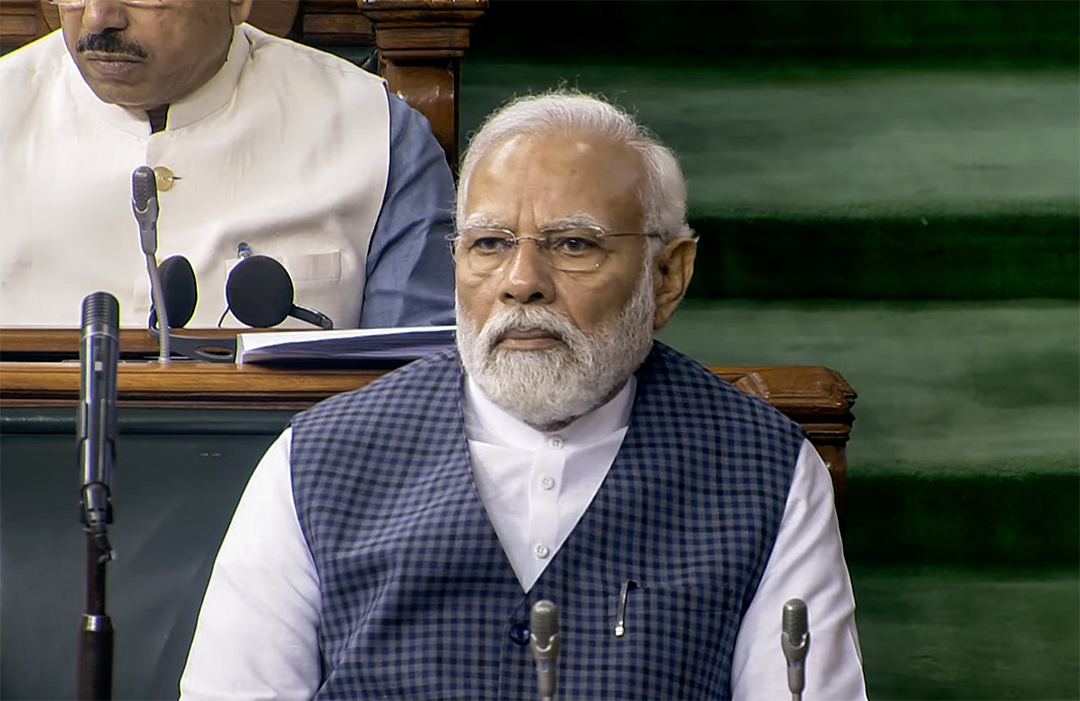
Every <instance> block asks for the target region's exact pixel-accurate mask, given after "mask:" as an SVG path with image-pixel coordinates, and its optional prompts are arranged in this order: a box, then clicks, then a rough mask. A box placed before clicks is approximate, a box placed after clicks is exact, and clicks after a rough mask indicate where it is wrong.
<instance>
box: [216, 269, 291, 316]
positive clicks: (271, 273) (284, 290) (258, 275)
mask: <svg viewBox="0 0 1080 701" xmlns="http://www.w3.org/2000/svg"><path fill="white" fill-rule="evenodd" d="M225 299H226V300H227V301H228V303H229V309H231V310H232V313H233V316H235V317H236V318H237V319H238V320H239V321H240V323H242V324H246V325H248V326H251V327H253V328H256V329H266V328H269V327H271V326H277V325H278V324H280V323H281V322H283V321H285V317H287V316H288V315H289V312H290V311H292V308H293V283H292V278H290V277H289V273H288V272H287V271H286V270H285V267H284V266H283V265H282V264H281V263H279V262H277V261H276V260H274V259H273V258H271V257H269V256H250V257H248V258H245V259H243V260H242V261H240V262H239V263H237V264H236V266H235V267H234V268H233V269H232V272H230V273H229V280H228V281H227V282H226V283H225Z"/></svg>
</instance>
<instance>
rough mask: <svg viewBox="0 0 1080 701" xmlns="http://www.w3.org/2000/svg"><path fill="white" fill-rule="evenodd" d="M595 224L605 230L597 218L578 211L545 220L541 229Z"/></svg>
mask: <svg viewBox="0 0 1080 701" xmlns="http://www.w3.org/2000/svg"><path fill="white" fill-rule="evenodd" d="M588 226H595V227H597V228H599V229H602V230H604V231H607V227H606V226H604V225H603V224H602V223H601V222H600V220H599V219H597V218H596V217H594V216H593V215H591V214H587V213H585V212H579V213H577V214H572V215H570V216H568V217H559V218H558V219H553V220H551V221H549V222H546V223H545V224H544V226H543V228H542V230H543V231H558V230H561V229H575V228H578V227H588Z"/></svg>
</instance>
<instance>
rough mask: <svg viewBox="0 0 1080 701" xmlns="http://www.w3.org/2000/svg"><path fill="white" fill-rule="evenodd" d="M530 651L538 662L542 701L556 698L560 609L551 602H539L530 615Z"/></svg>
mask: <svg viewBox="0 0 1080 701" xmlns="http://www.w3.org/2000/svg"><path fill="white" fill-rule="evenodd" d="M529 631H530V632H529V649H530V650H531V651H532V655H533V659H534V660H536V682H537V685H538V687H539V690H540V699H541V701H550V700H551V699H553V698H555V690H556V687H557V686H558V678H557V676H556V672H555V662H556V661H557V660H558V658H559V647H560V635H559V608H558V607H557V606H556V605H555V604H553V603H551V602H550V601H537V602H536V603H535V604H533V607H532V612H531V613H530V614H529Z"/></svg>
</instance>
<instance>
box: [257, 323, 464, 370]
mask: <svg viewBox="0 0 1080 701" xmlns="http://www.w3.org/2000/svg"><path fill="white" fill-rule="evenodd" d="M455 328H456V327H454V326H417V327H412V328H394V329H341V330H334V331H269V332H260V333H242V334H239V335H238V336H237V337H236V364H237V365H243V364H245V363H252V364H259V365H290V366H295V365H306V366H334V367H340V366H347V367H356V368H373V369H385V368H393V367H398V366H400V365H404V364H406V363H409V362H412V361H413V360H416V359H417V358H422V357H424V356H426V355H430V354H432V353H437V352H438V351H441V350H444V349H446V348H453V346H454V329H455Z"/></svg>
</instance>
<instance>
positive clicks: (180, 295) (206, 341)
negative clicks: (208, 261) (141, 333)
mask: <svg viewBox="0 0 1080 701" xmlns="http://www.w3.org/2000/svg"><path fill="white" fill-rule="evenodd" d="M158 274H159V275H160V277H161V288H162V290H163V291H164V294H163V296H164V297H165V314H166V317H167V318H168V319H169V321H170V322H171V329H165V330H163V329H159V328H158V323H157V322H158V318H157V308H156V305H155V308H153V309H151V310H150V334H151V335H152V336H153V337H154V338H155V339H158V341H159V343H160V340H161V337H162V336H163V335H165V334H168V335H169V347H170V350H171V352H173V353H175V354H176V355H178V356H181V357H184V358H189V359H191V360H199V361H202V362H209V363H232V362H234V361H235V360H236V337H235V336H213V337H210V338H201V337H197V336H188V335H181V336H174V335H173V334H172V329H182V328H184V327H185V326H186V325H187V323H188V322H189V321H191V317H192V316H193V315H194V314H195V305H196V304H197V303H198V301H199V288H198V285H197V284H196V282H195V270H194V268H192V267H191V262H190V261H189V260H188V259H187V258H185V257H184V256H169V257H168V258H166V259H165V260H164V261H162V263H161V265H160V266H159V267H158Z"/></svg>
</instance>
